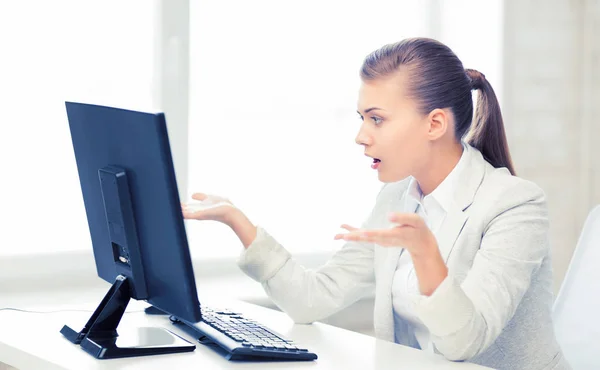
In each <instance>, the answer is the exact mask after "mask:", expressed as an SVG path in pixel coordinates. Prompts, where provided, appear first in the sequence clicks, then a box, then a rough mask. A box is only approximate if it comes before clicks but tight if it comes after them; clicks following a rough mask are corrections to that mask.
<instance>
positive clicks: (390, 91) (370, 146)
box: [356, 73, 429, 182]
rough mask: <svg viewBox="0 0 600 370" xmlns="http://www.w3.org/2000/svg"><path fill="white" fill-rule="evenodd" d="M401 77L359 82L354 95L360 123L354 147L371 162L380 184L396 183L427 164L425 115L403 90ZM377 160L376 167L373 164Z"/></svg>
mask: <svg viewBox="0 0 600 370" xmlns="http://www.w3.org/2000/svg"><path fill="white" fill-rule="evenodd" d="M405 85H406V84H405V81H404V76H403V74H402V73H398V74H395V75H394V76H391V77H388V78H384V79H379V80H373V81H363V83H362V85H361V87H360V90H359V94H358V114H359V115H360V117H361V119H362V121H363V122H362V125H361V126H360V131H359V132H358V135H357V136H356V143H357V144H359V145H363V146H364V147H365V149H364V150H365V155H366V156H369V157H372V158H374V160H373V162H374V163H373V165H372V167H373V168H374V169H375V170H377V175H378V178H379V180H380V181H381V182H395V181H400V180H402V179H404V178H406V177H408V176H411V175H414V174H415V173H416V172H417V171H418V169H419V168H423V166H424V165H425V163H427V155H428V144H429V139H428V131H429V125H428V124H427V115H426V114H422V113H420V112H419V111H418V110H417V104H416V101H414V100H413V99H410V98H409V97H408V96H407V94H406V90H405ZM377 160H379V163H375V162H377Z"/></svg>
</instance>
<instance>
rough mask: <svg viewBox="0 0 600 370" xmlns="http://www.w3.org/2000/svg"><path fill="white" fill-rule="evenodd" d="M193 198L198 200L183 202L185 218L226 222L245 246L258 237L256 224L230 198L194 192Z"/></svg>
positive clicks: (182, 208) (182, 207)
mask: <svg viewBox="0 0 600 370" xmlns="http://www.w3.org/2000/svg"><path fill="white" fill-rule="evenodd" d="M192 199H194V200H196V201H197V202H190V203H181V210H182V212H183V218H185V219H188V220H211V221H219V222H221V223H224V224H225V225H227V226H229V227H230V228H231V229H232V230H233V231H234V232H235V233H236V235H237V236H238V238H239V239H240V241H241V242H242V244H243V245H244V248H248V247H249V246H250V244H251V243H252V241H254V239H255V238H256V233H257V229H256V226H254V225H253V224H252V222H250V220H249V219H248V217H246V215H244V213H243V212H242V211H240V210H239V209H238V208H237V207H236V206H234V205H233V203H231V201H230V200H229V199H227V198H223V197H220V196H218V195H209V194H204V193H194V194H193V195H192Z"/></svg>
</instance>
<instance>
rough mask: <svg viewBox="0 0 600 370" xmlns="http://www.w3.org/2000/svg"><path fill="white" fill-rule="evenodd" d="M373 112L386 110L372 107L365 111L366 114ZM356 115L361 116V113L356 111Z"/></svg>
mask: <svg viewBox="0 0 600 370" xmlns="http://www.w3.org/2000/svg"><path fill="white" fill-rule="evenodd" d="M372 110H385V109H382V108H377V107H371V108H368V109H366V110H365V114H366V113H369V112H370V111H372ZM356 113H358V114H361V113H360V112H359V111H356Z"/></svg>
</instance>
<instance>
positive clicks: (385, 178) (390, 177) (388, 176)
mask: <svg viewBox="0 0 600 370" xmlns="http://www.w3.org/2000/svg"><path fill="white" fill-rule="evenodd" d="M408 176H409V175H406V174H399V173H386V172H382V171H379V172H378V173H377V178H378V179H379V181H381V182H383V183H391V182H398V181H401V180H404V179H405V178H407V177H408Z"/></svg>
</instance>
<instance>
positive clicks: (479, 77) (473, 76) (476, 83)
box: [465, 69, 485, 90]
mask: <svg viewBox="0 0 600 370" xmlns="http://www.w3.org/2000/svg"><path fill="white" fill-rule="evenodd" d="M465 72H466V73H467V77H469V81H470V82H471V90H479V89H481V88H482V87H483V82H484V81H485V75H484V74H483V73H481V72H479V71H477V70H474V69H465Z"/></svg>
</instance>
